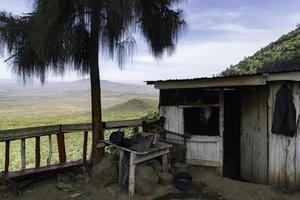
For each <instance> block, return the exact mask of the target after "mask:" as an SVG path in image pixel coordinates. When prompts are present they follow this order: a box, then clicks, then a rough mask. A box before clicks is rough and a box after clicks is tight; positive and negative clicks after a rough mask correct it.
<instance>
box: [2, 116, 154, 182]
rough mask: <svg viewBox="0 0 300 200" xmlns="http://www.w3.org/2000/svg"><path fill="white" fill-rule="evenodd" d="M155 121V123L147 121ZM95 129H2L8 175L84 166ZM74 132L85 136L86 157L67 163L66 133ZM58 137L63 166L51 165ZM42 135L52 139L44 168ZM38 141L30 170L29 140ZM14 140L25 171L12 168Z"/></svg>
mask: <svg viewBox="0 0 300 200" xmlns="http://www.w3.org/2000/svg"><path fill="white" fill-rule="evenodd" d="M147 121H152V120H147ZM142 122H143V120H124V121H110V122H103V124H102V125H103V128H104V129H105V130H109V129H118V128H129V127H139V126H141V125H142ZM91 129H92V124H90V123H82V124H59V125H51V126H40V127H32V128H21V129H11V130H0V142H4V143H5V163H4V176H6V177H7V178H10V179H14V178H19V177H24V176H27V175H32V174H37V173H42V172H50V171H56V170H59V169H66V168H72V167H76V166H80V165H84V164H86V162H87V144H88V131H90V130H91ZM74 132H82V133H83V151H82V152H83V155H82V159H81V160H78V161H73V162H67V156H66V146H65V134H68V133H69V134H71V133H74ZM53 135H56V137H57V146H58V157H59V164H54V165H51V158H52V153H53V148H52V136H53ZM42 136H48V144H49V145H48V156H47V166H43V167H41V164H40V163H41V142H40V138H41V137H42ZM30 138H35V168H31V169H27V168H26V154H25V152H26V139H30ZM13 140H21V170H20V171H13V172H10V171H9V166H10V163H9V162H10V153H9V152H10V143H11V141H13Z"/></svg>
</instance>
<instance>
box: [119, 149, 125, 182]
mask: <svg viewBox="0 0 300 200" xmlns="http://www.w3.org/2000/svg"><path fill="white" fill-rule="evenodd" d="M119 152H120V157H119V184H120V185H121V184H122V176H123V174H122V172H123V168H122V167H123V159H124V150H123V149H119Z"/></svg>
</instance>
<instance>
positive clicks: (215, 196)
mask: <svg viewBox="0 0 300 200" xmlns="http://www.w3.org/2000/svg"><path fill="white" fill-rule="evenodd" d="M190 172H191V174H192V176H193V188H192V189H190V190H189V191H186V192H180V191H178V190H177V189H175V188H174V186H172V185H169V186H166V187H160V188H157V189H156V190H155V191H153V194H151V195H150V196H147V197H143V196H139V195H136V196H135V197H134V198H133V199H137V200H140V199H141V200H143V199H158V200H167V199H189V200H191V199H199V200H299V199H300V192H299V193H283V192H280V191H276V190H275V189H273V188H272V187H270V186H266V185H259V184H252V183H246V182H240V181H235V180H232V179H228V178H222V177H219V176H218V175H216V173H214V172H212V171H211V170H208V169H203V168H199V167H191V168H190ZM56 185H57V179H56V177H52V178H47V179H44V180H42V181H39V182H37V183H34V184H32V185H30V186H28V187H27V188H26V189H24V190H23V191H22V193H20V196H17V195H16V193H15V192H9V193H8V192H6V193H1V192H0V199H1V200H70V199H72V197H71V196H72V194H74V193H77V192H79V193H80V194H81V195H80V196H78V197H76V198H73V199H76V200H98V199H99V200H100V199H103V200H104V199H105V200H115V199H120V200H126V199H129V198H128V196H127V192H126V189H123V190H122V191H119V190H118V191H117V190H116V192H114V190H113V192H112V190H110V189H108V188H107V187H106V188H102V187H99V186H97V185H96V184H95V183H94V182H93V181H90V182H88V183H83V184H81V185H80V187H78V188H77V189H76V191H72V192H66V191H62V190H59V189H58V188H57V187H56Z"/></svg>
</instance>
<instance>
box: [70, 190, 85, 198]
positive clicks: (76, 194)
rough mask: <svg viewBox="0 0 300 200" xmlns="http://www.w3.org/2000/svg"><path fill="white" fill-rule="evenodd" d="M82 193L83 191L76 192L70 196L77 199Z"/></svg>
mask: <svg viewBox="0 0 300 200" xmlns="http://www.w3.org/2000/svg"><path fill="white" fill-rule="evenodd" d="M82 194H83V193H82V192H76V193H74V194H71V195H70V198H71V199H76V198H78V197H80V196H81V195H82Z"/></svg>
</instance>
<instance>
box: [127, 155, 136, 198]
mask: <svg viewBox="0 0 300 200" xmlns="http://www.w3.org/2000/svg"><path fill="white" fill-rule="evenodd" d="M134 160H135V153H133V152H131V153H130V160H129V180H128V193H129V198H131V197H133V195H134V193H135V164H134Z"/></svg>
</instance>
